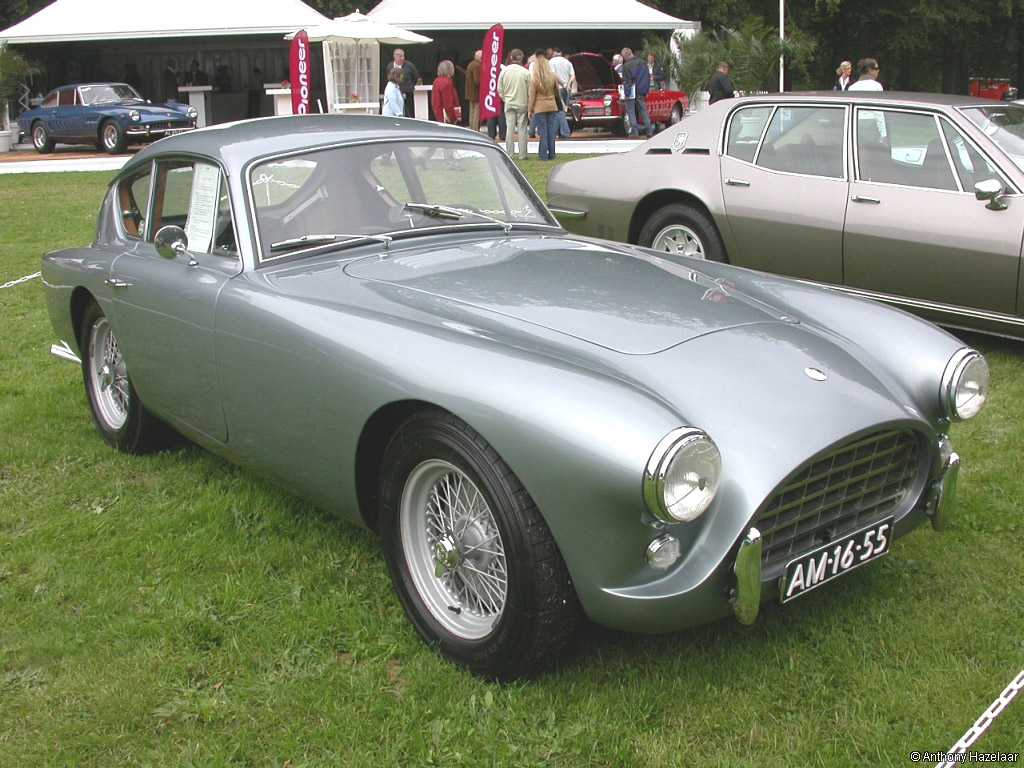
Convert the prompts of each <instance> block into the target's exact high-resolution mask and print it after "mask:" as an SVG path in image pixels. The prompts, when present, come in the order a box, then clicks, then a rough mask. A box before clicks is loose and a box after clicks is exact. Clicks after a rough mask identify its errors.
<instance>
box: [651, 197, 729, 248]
mask: <svg viewBox="0 0 1024 768" xmlns="http://www.w3.org/2000/svg"><path fill="white" fill-rule="evenodd" d="M637 243H638V244H639V245H642V246H644V247H645V248H653V249H655V250H658V251H665V252H666V253H672V254H675V255H678V256H687V257H689V258H694V259H706V260H707V261H721V262H728V258H727V257H726V253H725V245H724V244H723V243H722V238H721V237H720V236H719V234H718V228H717V227H715V223H714V222H713V221H711V219H710V218H709V217H708V215H707V214H705V213H704V212H703V211H701V210H699V209H697V208H694V207H693V206H690V205H686V204H685V203H669V204H668V205H663V206H662V207H661V208H659V209H658V210H656V211H655V212H654V213H652V214H651V215H650V216H649V217H648V219H647V221H646V222H644V225H643V227H642V228H641V230H640V236H639V238H637Z"/></svg>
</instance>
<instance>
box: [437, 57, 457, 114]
mask: <svg viewBox="0 0 1024 768" xmlns="http://www.w3.org/2000/svg"><path fill="white" fill-rule="evenodd" d="M454 76H455V65H454V64H452V62H451V61H450V60H448V59H445V60H444V61H442V62H441V63H440V64H438V65H437V78H436V79H435V80H434V90H433V91H432V92H431V94H430V102H431V105H432V106H433V107H434V120H436V121H437V122H439V123H452V124H458V123H459V122H461V121H462V107H461V106H460V105H459V93H458V91H456V90H455V82H454V81H453V80H452V78H453V77H454Z"/></svg>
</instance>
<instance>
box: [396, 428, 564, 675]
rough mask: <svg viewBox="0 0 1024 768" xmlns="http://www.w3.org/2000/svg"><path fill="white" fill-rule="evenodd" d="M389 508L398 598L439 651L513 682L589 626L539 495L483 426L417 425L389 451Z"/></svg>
mask: <svg viewBox="0 0 1024 768" xmlns="http://www.w3.org/2000/svg"><path fill="white" fill-rule="evenodd" d="M453 489H454V490H453ZM380 499H381V509H380V530H381V535H382V538H383V544H384V554H385V557H386V559H387V563H388V568H389V570H390V572H391V578H392V581H393V583H394V586H395V591H396V592H397V593H398V597H399V599H400V600H401V603H402V607H403V608H404V609H405V612H406V614H407V615H408V617H409V619H410V621H412V623H413V625H414V626H415V627H416V630H417V631H418V632H419V633H420V635H421V636H422V637H423V639H424V640H426V641H427V643H428V644H429V645H431V646H433V647H436V648H437V649H438V650H440V652H441V653H442V655H444V656H445V657H446V658H448V659H450V660H451V661H453V662H455V663H456V664H459V665H460V666H463V667H466V668H467V669H469V670H470V671H472V672H473V673H475V674H477V675H480V676H483V677H486V678H491V679H502V680H508V679H514V678H518V677H524V676H529V675H532V674H535V673H536V672H538V671H540V670H541V669H543V668H544V667H546V666H547V665H548V663H549V662H550V661H551V660H552V659H554V658H555V657H557V656H558V655H559V654H560V653H561V652H562V651H563V649H564V648H565V646H566V644H567V643H568V641H569V639H570V637H571V636H572V634H573V632H574V631H575V629H576V626H577V624H578V623H579V621H580V617H581V610H580V607H579V602H578V600H577V597H576V592H575V589H574V588H573V585H572V581H571V580H570V578H569V573H568V570H567V568H566V566H565V562H564V561H563V560H562V556H561V553H560V552H559V551H558V546H557V544H556V543H555V540H554V537H553V536H552V535H551V531H550V530H549V529H548V526H547V524H546V523H545V522H544V518H543V517H542V516H541V514H540V512H539V510H538V509H537V506H536V505H535V504H534V502H533V499H532V498H531V497H530V495H529V493H528V492H527V491H526V489H525V488H524V487H523V486H522V484H521V483H520V482H519V479H518V478H517V477H516V476H515V474H514V473H513V472H512V470H511V469H510V468H509V467H508V465H506V464H505V462H504V461H502V459H501V457H500V456H498V454H497V452H496V451H495V450H494V449H493V448H491V446H490V445H488V444H487V442H486V441H485V440H484V439H483V438H482V437H481V436H480V435H478V434H477V433H476V432H475V431H474V430H473V429H472V428H471V427H469V426H468V425H467V424H466V423H464V422H463V421H461V420H460V419H458V418H457V417H455V416H453V415H452V414H449V413H447V412H445V411H441V410H436V409H431V410H427V411H422V412H420V413H417V414H415V415H413V416H412V417H410V418H409V419H408V420H407V421H406V422H405V423H404V424H403V425H402V426H401V428H400V429H399V430H398V432H397V433H396V434H395V435H394V436H393V437H392V439H391V441H390V442H389V443H388V446H387V448H386V450H385V453H384V459H383V464H382V468H381V486H380ZM481 596H482V599H480V598H481Z"/></svg>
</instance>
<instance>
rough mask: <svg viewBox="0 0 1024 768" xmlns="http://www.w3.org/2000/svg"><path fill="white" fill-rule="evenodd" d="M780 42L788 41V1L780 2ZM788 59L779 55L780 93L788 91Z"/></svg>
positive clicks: (781, 0)
mask: <svg viewBox="0 0 1024 768" xmlns="http://www.w3.org/2000/svg"><path fill="white" fill-rule="evenodd" d="M779 41H780V42H785V41H786V0H779ZM785 67H786V57H785V56H783V55H782V54H781V53H780V54H779V93H782V92H783V91H785V90H786V69H785Z"/></svg>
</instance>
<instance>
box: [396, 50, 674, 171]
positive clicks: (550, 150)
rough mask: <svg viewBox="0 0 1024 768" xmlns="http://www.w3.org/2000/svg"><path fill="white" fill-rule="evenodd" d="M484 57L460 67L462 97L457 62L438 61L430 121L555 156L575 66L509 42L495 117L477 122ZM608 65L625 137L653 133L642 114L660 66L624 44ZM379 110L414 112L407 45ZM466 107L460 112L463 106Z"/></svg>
mask: <svg viewBox="0 0 1024 768" xmlns="http://www.w3.org/2000/svg"><path fill="white" fill-rule="evenodd" d="M482 57H483V52H482V51H479V50H478V51H476V52H475V54H474V56H473V59H472V60H471V61H470V62H469V63H468V64H467V65H466V67H465V70H464V89H463V93H462V97H463V98H461V99H460V95H459V91H458V88H457V86H456V83H455V76H456V66H455V64H454V62H453V61H452V60H451V59H443V60H441V61H440V62H439V63H438V65H437V72H436V77H435V78H434V81H433V88H432V91H431V97H430V106H431V111H432V114H433V119H434V120H436V121H438V122H442V123H454V124H465V125H468V126H469V128H471V129H472V130H475V131H479V130H480V129H481V128H483V127H486V129H487V133H488V135H489V136H490V137H491V139H492V140H495V141H499V142H504V143H505V147H506V150H507V151H508V153H509V155H513V154H514V153H515V149H516V142H518V156H519V157H520V158H523V159H525V158H526V156H527V137H530V138H532V137H534V136H536V137H537V139H538V147H537V156H538V157H539V158H540V159H541V160H552V159H554V157H555V142H556V139H557V138H559V137H563V138H565V137H568V136H570V135H571V133H572V126H571V124H570V120H569V113H570V108H571V105H572V103H573V101H574V99H575V97H576V95H577V92H578V83H577V80H576V72H575V69H574V67H573V64H572V62H571V61H570V60H569V58H568V57H566V56H565V55H564V54H563V52H562V50H561V48H559V47H557V46H554V47H551V48H546V49H544V48H538V49H537V50H536V51H534V52H533V53H532V54H531V55H530V56H529V57H527V55H526V53H525V52H524V51H523V50H522V49H520V48H513V49H512V50H511V51H510V52H509V54H508V56H507V57H506V60H505V61H504V62H503V63H502V65H501V70H500V74H499V76H498V81H497V88H498V96H499V97H500V99H501V101H500V104H499V111H498V114H497V115H493V116H490V117H488V119H487V120H486V126H484V124H483V121H482V120H481V104H480V77H481V69H482V64H481V60H482ZM613 66H614V68H615V71H616V73H617V74H618V75H619V78H620V80H621V83H622V93H623V105H624V108H625V110H626V113H627V114H628V115H629V126H630V131H629V133H630V134H631V135H639V134H641V133H643V134H644V135H646V136H651V135H652V134H653V133H654V126H653V124H652V122H651V119H650V115H649V114H648V112H647V103H646V100H647V95H648V94H649V93H650V91H651V90H659V89H664V88H665V86H666V80H667V78H666V76H665V70H664V68H663V67H662V66H660V65H659V64H658V62H657V59H656V57H655V56H654V54H648V55H647V57H646V58H642V57H640V56H637V55H634V53H633V51H632V50H631V49H629V48H623V49H622V52H621V53H618V54H615V57H614V59H613ZM385 77H386V80H387V84H386V86H385V89H384V101H383V106H382V114H384V115H390V116H396V117H397V116H403V115H404V116H406V117H411V116H412V115H413V96H414V91H415V86H416V85H417V84H420V83H422V78H421V76H420V74H419V72H418V70H417V69H416V67H415V66H414V65H413V64H412V62H410V61H408V59H406V58H405V51H404V50H402V49H401V48H397V49H395V51H394V52H393V59H392V61H391V62H390V64H389V66H388V67H387V68H386V73H385ZM463 102H465V104H466V105H467V106H468V109H467V110H466V111H467V113H468V114H463V109H462V104H463Z"/></svg>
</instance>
